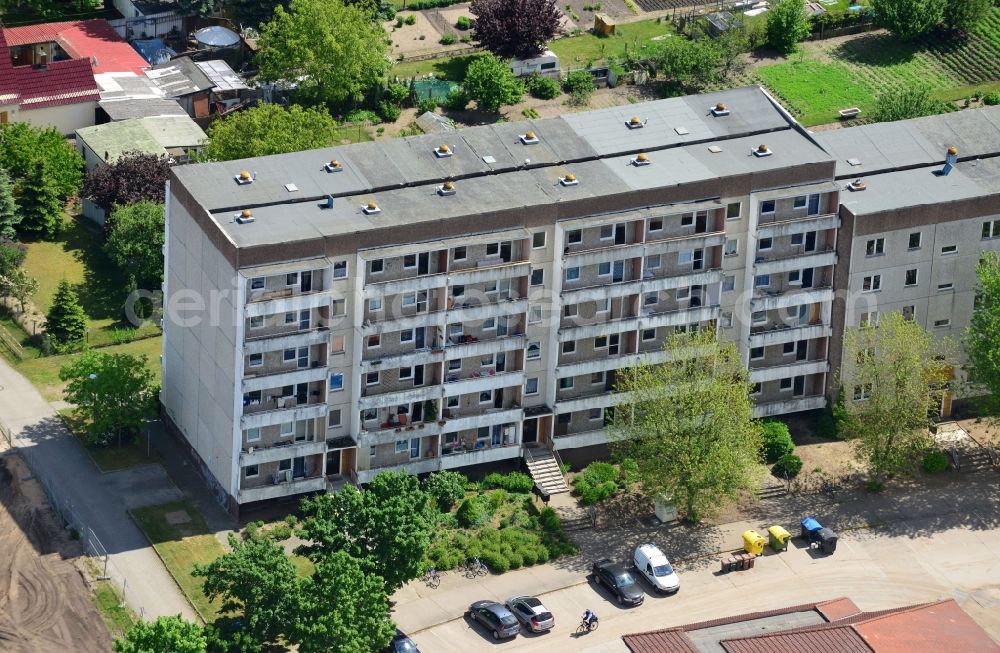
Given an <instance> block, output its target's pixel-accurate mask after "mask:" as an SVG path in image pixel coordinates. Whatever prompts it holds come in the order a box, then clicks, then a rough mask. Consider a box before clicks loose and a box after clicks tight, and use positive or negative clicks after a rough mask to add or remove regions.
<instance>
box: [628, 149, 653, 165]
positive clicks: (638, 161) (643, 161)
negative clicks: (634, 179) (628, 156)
mask: <svg viewBox="0 0 1000 653" xmlns="http://www.w3.org/2000/svg"><path fill="white" fill-rule="evenodd" d="M650 163H652V161H650V160H649V157H648V156H646V153H645V152H639V153H638V154H636V155H635V157H634V158H633V159H632V165H634V166H635V167H637V168H638V167H640V166H648V165H649V164H650Z"/></svg>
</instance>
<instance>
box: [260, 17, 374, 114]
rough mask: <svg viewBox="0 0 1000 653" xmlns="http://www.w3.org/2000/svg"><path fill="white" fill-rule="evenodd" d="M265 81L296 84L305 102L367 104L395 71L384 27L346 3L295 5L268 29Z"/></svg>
mask: <svg viewBox="0 0 1000 653" xmlns="http://www.w3.org/2000/svg"><path fill="white" fill-rule="evenodd" d="M259 45H260V52H259V54H258V62H259V64H260V77H261V79H262V80H264V81H279V80H295V81H296V83H297V84H298V91H299V93H300V95H302V96H303V98H304V99H307V100H309V101H311V102H315V103H322V102H327V103H340V102H344V101H346V100H350V99H361V96H362V95H363V94H364V92H365V91H366V90H368V89H370V88H372V87H373V86H375V85H377V84H379V83H381V82H382V80H383V79H385V75H386V73H387V72H388V71H389V68H390V66H391V65H392V64H391V62H390V60H389V58H388V56H387V55H388V54H389V39H388V38H387V37H386V34H385V31H384V30H383V29H382V26H381V25H379V24H378V23H375V22H373V21H372V20H371V17H370V16H369V15H367V14H365V12H364V11H362V10H361V9H358V8H357V7H352V6H345V5H344V3H343V2H341V1H340V0H291V5H290V8H289V9H288V11H286V10H285V9H284V8H283V7H281V6H278V7H276V8H275V10H274V18H273V19H272V20H271V21H270V22H269V23H267V24H265V25H264V26H263V27H262V31H261V36H260V44H259Z"/></svg>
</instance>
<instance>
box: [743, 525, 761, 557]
mask: <svg viewBox="0 0 1000 653" xmlns="http://www.w3.org/2000/svg"><path fill="white" fill-rule="evenodd" d="M764 543H765V540H764V536H763V535H761V534H760V533H758V532H757V531H746V532H745V533H743V550H744V551H746V552H747V553H749V554H751V555H755V556H759V555H760V554H762V553H764Z"/></svg>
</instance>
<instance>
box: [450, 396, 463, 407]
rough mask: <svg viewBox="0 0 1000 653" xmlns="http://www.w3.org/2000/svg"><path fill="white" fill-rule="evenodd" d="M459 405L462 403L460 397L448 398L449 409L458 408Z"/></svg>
mask: <svg viewBox="0 0 1000 653" xmlns="http://www.w3.org/2000/svg"><path fill="white" fill-rule="evenodd" d="M459 403H460V397H448V403H447V407H448V408H458V404H459Z"/></svg>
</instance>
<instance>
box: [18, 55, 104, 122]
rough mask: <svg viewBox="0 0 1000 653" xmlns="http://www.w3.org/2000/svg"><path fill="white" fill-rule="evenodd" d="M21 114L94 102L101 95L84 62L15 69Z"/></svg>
mask: <svg viewBox="0 0 1000 653" xmlns="http://www.w3.org/2000/svg"><path fill="white" fill-rule="evenodd" d="M14 78H15V80H16V83H17V90H18V92H19V94H20V96H21V100H20V105H21V110H22V111H27V110H30V109H40V108H42V107H52V106H56V105H60V104H75V103H77V102H87V101H97V100H99V99H100V97H101V94H100V91H99V90H98V88H97V82H96V81H94V73H93V71H92V70H91V69H90V62H89V61H87V60H86V59H73V60H71V61H56V62H54V63H50V64H49V65H48V67H47V68H34V67H32V66H17V67H15V68H14Z"/></svg>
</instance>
